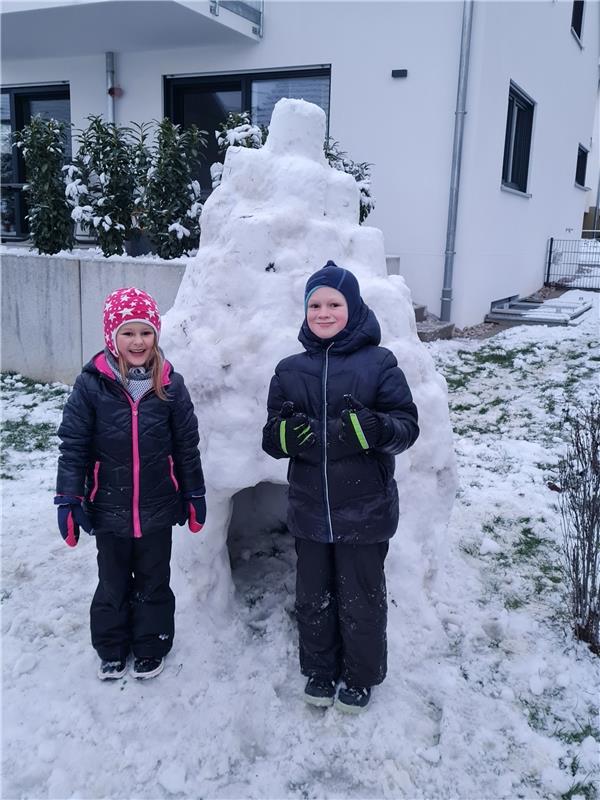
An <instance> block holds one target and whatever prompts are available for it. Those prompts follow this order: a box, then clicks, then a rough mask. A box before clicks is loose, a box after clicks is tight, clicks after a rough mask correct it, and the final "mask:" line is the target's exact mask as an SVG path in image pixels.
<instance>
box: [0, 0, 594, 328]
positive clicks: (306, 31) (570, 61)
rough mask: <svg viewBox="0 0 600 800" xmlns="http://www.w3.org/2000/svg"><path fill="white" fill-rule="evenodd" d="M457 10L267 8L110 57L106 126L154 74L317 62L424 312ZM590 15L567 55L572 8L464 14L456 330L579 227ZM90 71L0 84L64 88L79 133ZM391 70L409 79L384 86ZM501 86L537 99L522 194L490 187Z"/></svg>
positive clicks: (450, 108)
mask: <svg viewBox="0 0 600 800" xmlns="http://www.w3.org/2000/svg"><path fill="white" fill-rule="evenodd" d="M462 6H463V4H462V2H419V3H417V2H411V3H404V2H373V1H372V0H370V1H369V2H366V1H365V0H358V1H357V2H335V0H334V1H333V2H308V1H307V0H302V2H298V1H297V0H292V1H291V2H279V1H278V2H267V3H266V8H265V30H264V39H263V40H262V41H261V42H254V41H251V40H248V39H242V38H240V39H239V42H238V43H236V44H227V45H224V44H219V45H210V46H199V47H198V48H181V49H170V50H160V51H152V52H149V51H145V52H126V53H117V54H116V78H117V83H118V84H119V85H120V86H121V87H122V88H123V90H124V94H123V96H122V97H121V98H119V99H117V100H116V104H115V105H116V119H117V122H120V123H124V124H125V123H128V122H130V121H131V120H135V121H142V120H150V119H152V118H160V117H161V116H162V114H163V112H164V105H163V76H165V75H171V76H177V75H184V74H195V75H202V74H210V73H217V74H218V73H223V72H243V71H254V70H261V69H284V68H297V67H303V66H309V65H311V66H312V65H320V64H330V65H331V108H330V134H331V135H332V136H333V137H334V138H336V139H338V140H339V141H340V143H341V144H342V146H343V147H344V149H346V150H347V151H348V153H349V154H350V155H351V156H352V158H354V159H355V160H359V161H369V162H371V163H372V164H373V168H372V175H373V189H374V194H375V197H376V201H377V206H376V209H375V212H374V213H373V214H372V215H371V216H370V217H369V219H368V224H372V225H374V226H377V227H380V228H381V229H382V230H383V232H384V236H385V245H386V252H387V253H388V254H396V255H399V256H400V272H401V274H403V275H404V276H405V278H406V280H407V282H408V284H409V286H410V288H411V291H412V294H413V298H414V299H415V300H416V301H419V302H424V303H426V304H427V305H428V306H429V307H430V309H431V310H432V311H434V312H439V308H440V295H441V288H442V277H443V264H444V248H445V234H446V220H447V207H448V192H449V177H450V163H451V151H452V132H453V125H454V108H455V100H456V86H457V77H458V60H459V52H460V32H461V21H462ZM599 8H600V6H599V4H598V3H597V2H589V3H586V16H585V21H584V31H583V41H584V49H583V50H582V49H580V47H579V45H578V44H577V42H576V41H575V39H574V38H573V36H572V35H571V33H570V15H571V9H572V3H571V2H567V1H566V0H560V1H559V2H530V3H523V2H519V3H496V2H485V3H482V2H478V3H476V4H475V13H474V27H473V50H472V57H471V70H470V79H469V96H468V115H467V120H466V130H465V142H464V151H463V174H462V178H461V195H460V206H459V216H458V236H457V243H456V251H457V255H456V263H455V279H454V298H455V299H454V304H453V313H452V319H453V321H455V322H456V323H457V324H458V325H460V326H463V325H466V324H471V323H475V322H478V321H480V320H481V318H482V316H483V314H484V313H485V312H486V311H487V310H488V309H489V303H490V301H491V300H493V299H495V298H498V297H504V296H507V295H510V294H516V293H524V292H528V291H532V290H534V289H536V288H538V287H539V285H540V284H541V282H542V277H543V258H544V252H545V245H546V239H547V237H548V236H550V235H554V236H560V235H562V234H563V232H565V230H566V229H567V228H572V229H573V235H577V234H578V232H579V230H580V228H581V217H582V214H583V211H584V207H585V206H586V205H589V203H590V202H592V198H591V197H587V196H586V195H585V193H583V192H582V191H581V190H580V189H577V188H575V187H574V173H575V160H576V156H577V144H578V143H579V142H581V143H582V144H584V145H586V146H587V145H588V144H589V138H590V133H591V131H592V127H593V118H592V115H593V112H594V107H593V102H594V99H595V97H596V81H597V74H598V73H597V66H596V65H597V61H598V47H599V46H598V30H599V22H598V13H599ZM104 67H105V64H104V55H103V54H98V55H93V56H91V55H90V56H88V57H85V58H68V57H61V58H57V59H39V60H32V59H26V60H25V59H24V60H19V61H17V60H15V61H12V62H5V63H3V71H2V82H3V84H5V85H12V84H16V83H19V84H23V83H38V82H53V81H60V80H63V81H64V80H66V81H68V82H69V83H70V87H71V114H72V120H73V123H74V124H75V126H76V127H81V126H82V125H84V124H85V118H86V116H87V115H88V114H90V113H94V114H105V113H106V108H107V98H106V83H105V73H104ZM401 68H405V69H407V70H408V77H407V78H405V79H392V78H391V71H392V69H401ZM511 78H512V79H513V80H514V81H515V82H517V83H518V84H519V85H520V86H521V88H523V89H524V90H525V91H526V92H528V93H529V94H530V95H531V96H532V97H533V99H534V100H535V101H536V102H537V108H536V114H535V122H534V133H533V143H532V160H531V166H530V181H529V190H530V191H531V193H532V197H531V198H530V199H525V198H522V197H517V196H515V195H512V194H509V193H506V192H503V191H501V189H500V184H501V169H502V156H503V147H504V132H505V123H506V108H507V101H508V87H509V81H510V80H511ZM595 147H596V148H597V144H595ZM594 157H595V153H594V152H593V151H592V152H591V153H590V160H591V159H593V158H594ZM588 194H589V193H588Z"/></svg>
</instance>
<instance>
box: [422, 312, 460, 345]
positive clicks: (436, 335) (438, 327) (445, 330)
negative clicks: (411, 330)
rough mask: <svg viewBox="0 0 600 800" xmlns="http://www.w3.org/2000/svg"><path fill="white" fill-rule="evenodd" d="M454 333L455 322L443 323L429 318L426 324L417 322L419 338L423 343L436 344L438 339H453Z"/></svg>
mask: <svg viewBox="0 0 600 800" xmlns="http://www.w3.org/2000/svg"><path fill="white" fill-rule="evenodd" d="M453 333H454V323H453V322H442V321H441V320H437V319H432V318H431V317H429V318H428V319H426V320H425V321H424V322H417V336H418V337H419V339H420V340H421V341H422V342H434V341H435V340H436V339H451V338H452V334H453Z"/></svg>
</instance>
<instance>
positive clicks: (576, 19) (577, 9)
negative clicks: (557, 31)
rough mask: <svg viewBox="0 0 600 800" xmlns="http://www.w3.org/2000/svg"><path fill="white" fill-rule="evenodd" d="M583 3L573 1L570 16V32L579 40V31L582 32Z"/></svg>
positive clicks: (579, 0) (582, 0) (581, 0)
mask: <svg viewBox="0 0 600 800" xmlns="http://www.w3.org/2000/svg"><path fill="white" fill-rule="evenodd" d="M583 3H584V0H574V2H573V13H572V14H571V30H572V31H573V33H574V34H575V36H577V38H578V39H581V31H582V30H583Z"/></svg>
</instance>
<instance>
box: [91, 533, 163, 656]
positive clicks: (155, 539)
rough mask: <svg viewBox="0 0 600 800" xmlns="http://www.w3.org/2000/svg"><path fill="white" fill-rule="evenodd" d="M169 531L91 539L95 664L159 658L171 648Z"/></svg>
mask: <svg viewBox="0 0 600 800" xmlns="http://www.w3.org/2000/svg"><path fill="white" fill-rule="evenodd" d="M171 534H172V531H171V528H167V529H166V530H164V531H159V532H157V533H153V534H152V535H150V536H144V537H142V538H140V539H134V538H133V537H123V536H115V535H113V534H112V533H100V534H97V535H96V547H97V548H98V588H97V589H96V593H95V594H94V598H93V600H92V605H91V608H90V623H91V631H92V645H93V646H94V648H95V649H96V651H97V652H98V655H99V656H100V658H101V659H104V660H106V661H118V660H120V659H125V658H127V656H128V655H129V653H130V651H133V654H134V656H135V657H136V658H161V657H162V656H165V655H166V654H167V653H168V652H169V650H170V649H171V647H172V645H173V635H174V633H175V595H174V594H173V592H172V591H171V587H170V586H169V581H170V578H171V566H170V561H171Z"/></svg>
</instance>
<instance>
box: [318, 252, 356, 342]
mask: <svg viewBox="0 0 600 800" xmlns="http://www.w3.org/2000/svg"><path fill="white" fill-rule="evenodd" d="M322 286H329V288H331V289H337V290H338V292H341V293H342V294H343V295H344V297H345V298H346V303H347V304H348V324H347V326H346V327H347V328H352V327H353V326H354V324H355V323H356V321H357V318H358V315H359V312H360V310H361V308H362V306H363V301H362V298H361V296H360V286H359V285H358V281H357V280H356V278H355V277H354V275H353V274H352V273H351V272H350V271H349V270H347V269H344V268H343V267H338V265H337V264H335V263H334V262H333V261H328V262H327V263H326V264H325V266H324V267H323V268H322V269H320V270H319V271H318V272H315V273H313V274H312V275H311V276H310V278H309V279H308V280H307V282H306V288H305V290H304V313H305V314H306V310H307V309H308V301H309V300H310V297H311V295H312V294H313V293H314V292H316V291H317V289H320V288H321V287H322Z"/></svg>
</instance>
